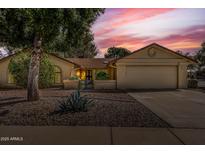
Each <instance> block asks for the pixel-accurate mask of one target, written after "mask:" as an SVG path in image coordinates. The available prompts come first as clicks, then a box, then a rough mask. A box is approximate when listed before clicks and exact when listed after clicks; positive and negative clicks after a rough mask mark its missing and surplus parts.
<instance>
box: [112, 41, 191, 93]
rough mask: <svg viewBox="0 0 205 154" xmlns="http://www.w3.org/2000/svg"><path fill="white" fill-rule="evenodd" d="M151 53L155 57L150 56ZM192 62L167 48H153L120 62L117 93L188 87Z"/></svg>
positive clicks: (118, 64) (145, 49)
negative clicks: (121, 90)
mask: <svg viewBox="0 0 205 154" xmlns="http://www.w3.org/2000/svg"><path fill="white" fill-rule="evenodd" d="M150 50H152V51H153V50H154V52H155V54H154V55H152V56H150V53H149V52H150ZM190 63H191V61H189V60H187V59H185V58H183V57H181V56H178V55H176V54H174V53H171V52H170V51H167V50H166V49H164V48H160V47H158V46H155V45H153V46H150V47H148V48H144V49H143V50H141V51H139V52H136V53H134V54H131V55H130V56H127V57H125V58H122V59H120V60H118V61H117V63H116V65H117V88H118V89H167V88H168V89H170V88H172V89H173V88H186V87H187V70H186V69H187V66H188V64H190Z"/></svg>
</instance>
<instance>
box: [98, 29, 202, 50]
mask: <svg viewBox="0 0 205 154" xmlns="http://www.w3.org/2000/svg"><path fill="white" fill-rule="evenodd" d="M202 41H205V25H201V26H193V27H189V28H187V29H184V30H182V31H181V33H180V34H177V35H169V36H167V37H164V38H161V39H154V38H152V37H133V36H131V35H119V36H111V37H109V38H105V39H102V40H97V41H96V43H97V45H98V47H99V48H100V49H101V51H102V52H103V53H105V52H106V49H107V48H109V47H112V46H117V47H124V48H128V49H129V50H131V51H134V50H136V49H139V48H141V47H143V46H146V45H148V44H151V43H153V42H156V43H159V44H161V45H164V46H166V47H168V48H170V49H173V50H182V51H189V52H191V51H193V52H194V51H196V50H198V49H199V47H200V44H201V43H202Z"/></svg>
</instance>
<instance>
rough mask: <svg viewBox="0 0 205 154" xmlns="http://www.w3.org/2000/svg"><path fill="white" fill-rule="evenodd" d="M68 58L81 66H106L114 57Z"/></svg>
mask: <svg viewBox="0 0 205 154" xmlns="http://www.w3.org/2000/svg"><path fill="white" fill-rule="evenodd" d="M66 59H67V60H69V61H71V62H73V63H76V64H78V65H80V66H81V68H88V69H89V68H106V67H107V65H108V63H109V62H110V61H111V60H113V58H66Z"/></svg>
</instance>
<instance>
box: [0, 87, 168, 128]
mask: <svg viewBox="0 0 205 154" xmlns="http://www.w3.org/2000/svg"><path fill="white" fill-rule="evenodd" d="M72 92H73V91H72V90H60V89H46V90H41V99H40V100H39V101H34V102H27V101H26V91H25V90H7V91H6V90H5V91H0V125H25V126H31V125H35V126H43V125H59V126H60V125H63V126H76V125H79V126H113V127H168V125H167V124H166V122H164V121H162V120H161V119H160V118H159V117H157V116H156V115H155V114H154V113H152V112H151V111H150V110H149V109H147V108H146V107H145V106H143V105H142V104H141V103H139V102H138V101H136V100H135V99H133V98H132V97H131V96H129V95H128V94H126V93H124V92H120V91H113V92H112V91H109V92H103V91H101V92H97V91H88V92H82V95H87V97H89V98H92V99H94V100H95V102H94V104H93V106H92V107H90V108H89V110H88V111H87V112H79V113H67V114H63V115H59V114H53V115H51V114H50V113H52V112H53V111H54V110H55V109H56V108H57V107H58V105H59V100H61V99H64V97H66V96H69V95H70V94H71V93H72Z"/></svg>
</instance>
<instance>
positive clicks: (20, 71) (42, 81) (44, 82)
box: [9, 52, 54, 88]
mask: <svg viewBox="0 0 205 154" xmlns="http://www.w3.org/2000/svg"><path fill="white" fill-rule="evenodd" d="M29 63H30V53H29V52H21V53H19V54H18V55H16V56H14V57H13V58H12V59H11V61H10V63H9V72H10V73H11V74H12V75H13V77H14V80H15V82H16V84H17V85H18V86H22V87H24V88H26V87H27V80H28V72H29ZM39 71H40V72H39V87H40V88H47V87H50V86H51V85H52V84H53V82H54V66H53V65H52V63H51V62H50V61H49V59H48V56H47V54H43V55H42V58H41V62H40V70H39Z"/></svg>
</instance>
